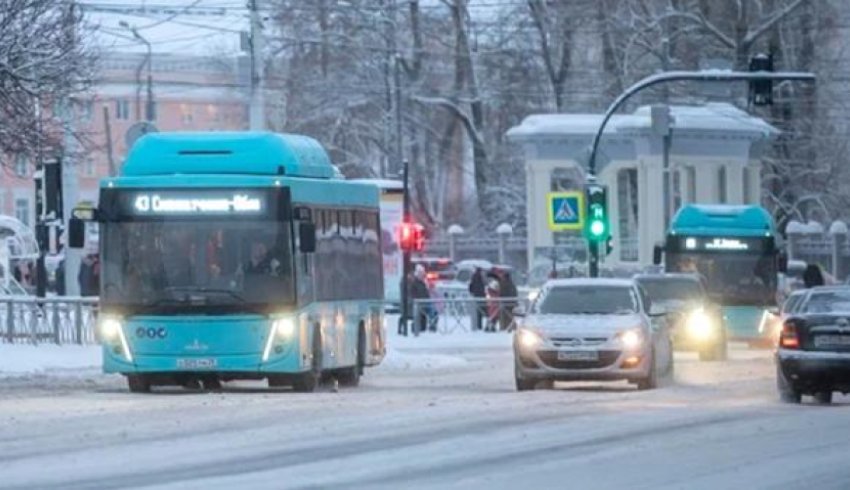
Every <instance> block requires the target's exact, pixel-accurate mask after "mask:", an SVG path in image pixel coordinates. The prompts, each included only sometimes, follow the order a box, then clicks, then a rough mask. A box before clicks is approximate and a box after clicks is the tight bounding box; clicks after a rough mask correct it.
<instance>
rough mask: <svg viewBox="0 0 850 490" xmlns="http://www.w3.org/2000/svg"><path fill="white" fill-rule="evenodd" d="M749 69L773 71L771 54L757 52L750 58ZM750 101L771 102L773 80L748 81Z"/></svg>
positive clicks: (760, 104) (754, 102) (759, 103)
mask: <svg viewBox="0 0 850 490" xmlns="http://www.w3.org/2000/svg"><path fill="white" fill-rule="evenodd" d="M750 71H751V72H757V71H773V55H772V54H771V55H766V54H757V55H755V56H753V57H752V58H751V59H750ZM749 98H750V101H751V102H752V103H753V105H757V106H764V105H770V104H773V82H771V81H770V80H752V81H750V97H749Z"/></svg>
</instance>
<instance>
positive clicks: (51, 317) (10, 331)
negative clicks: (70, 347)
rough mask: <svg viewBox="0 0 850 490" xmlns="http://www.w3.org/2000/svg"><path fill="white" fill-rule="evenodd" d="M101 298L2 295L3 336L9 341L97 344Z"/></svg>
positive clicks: (0, 307) (0, 298)
mask: <svg viewBox="0 0 850 490" xmlns="http://www.w3.org/2000/svg"><path fill="white" fill-rule="evenodd" d="M97 311H98V299H97V298H82V297H67V296H66V297H61V298H34V297H31V296H3V297H0V332H2V334H0V338H2V339H3V341H5V342H7V343H30V344H40V343H45V342H49V343H54V344H94V343H96V342H97V339H96V338H95V323H96V322H97Z"/></svg>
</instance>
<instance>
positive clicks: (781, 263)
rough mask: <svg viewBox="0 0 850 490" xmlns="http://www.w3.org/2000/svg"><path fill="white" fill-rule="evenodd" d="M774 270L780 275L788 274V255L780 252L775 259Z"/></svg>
mask: <svg viewBox="0 0 850 490" xmlns="http://www.w3.org/2000/svg"><path fill="white" fill-rule="evenodd" d="M776 270H777V271H779V272H780V273H782V274H785V273H787V272H788V255H787V254H785V252H780V253H779V256H778V257H776Z"/></svg>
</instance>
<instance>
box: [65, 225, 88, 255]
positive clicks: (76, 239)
mask: <svg viewBox="0 0 850 490" xmlns="http://www.w3.org/2000/svg"><path fill="white" fill-rule="evenodd" d="M85 246H86V222H85V221H83V220H81V219H80V218H71V220H70V221H69V222H68V247H70V248H83V247H85Z"/></svg>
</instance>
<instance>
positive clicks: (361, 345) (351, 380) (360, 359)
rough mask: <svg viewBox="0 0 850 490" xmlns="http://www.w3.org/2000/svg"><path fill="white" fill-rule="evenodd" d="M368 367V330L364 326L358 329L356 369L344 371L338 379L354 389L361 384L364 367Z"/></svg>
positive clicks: (351, 368)
mask: <svg viewBox="0 0 850 490" xmlns="http://www.w3.org/2000/svg"><path fill="white" fill-rule="evenodd" d="M365 365H366V330H365V329H364V328H363V324H360V328H358V329H357V361H356V364H355V365H354V367H350V368H347V369H343V370H341V371H340V372H339V375H338V376H337V379H338V380H339V384H340V385H342V386H349V387H354V386H357V385H359V384H360V376H361V375H362V374H363V366H365Z"/></svg>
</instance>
